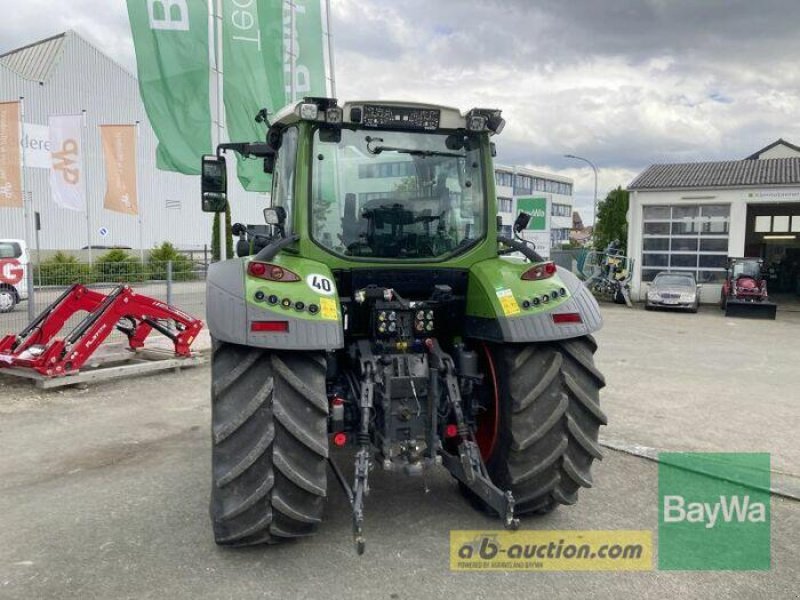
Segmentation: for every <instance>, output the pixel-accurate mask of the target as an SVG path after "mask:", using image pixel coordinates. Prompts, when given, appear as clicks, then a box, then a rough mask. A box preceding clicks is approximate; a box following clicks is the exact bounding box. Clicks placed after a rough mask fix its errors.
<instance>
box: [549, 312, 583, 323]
mask: <svg viewBox="0 0 800 600" xmlns="http://www.w3.org/2000/svg"><path fill="white" fill-rule="evenodd" d="M553 323H555V324H556V325H560V324H564V323H583V319H581V315H580V314H579V313H553Z"/></svg>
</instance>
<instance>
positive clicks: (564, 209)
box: [550, 202, 572, 217]
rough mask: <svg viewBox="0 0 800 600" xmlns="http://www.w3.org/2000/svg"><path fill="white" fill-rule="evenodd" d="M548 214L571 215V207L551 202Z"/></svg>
mask: <svg viewBox="0 0 800 600" xmlns="http://www.w3.org/2000/svg"><path fill="white" fill-rule="evenodd" d="M550 214H551V215H553V216H554V217H571V216H572V207H571V206H570V205H569V204H557V203H555V202H553V208H552V210H551V212H550Z"/></svg>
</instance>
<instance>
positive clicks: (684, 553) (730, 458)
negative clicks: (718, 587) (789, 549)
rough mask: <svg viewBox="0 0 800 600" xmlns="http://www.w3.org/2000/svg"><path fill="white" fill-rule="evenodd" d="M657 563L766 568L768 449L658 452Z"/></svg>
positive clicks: (698, 567)
mask: <svg viewBox="0 0 800 600" xmlns="http://www.w3.org/2000/svg"><path fill="white" fill-rule="evenodd" d="M658 488H659V501H660V505H659V524H658V566H659V568H661V569H686V570H723V569H724V570H766V569H769V568H770V492H769V489H770V460H769V454H761V453H759V454H753V453H661V454H660V455H659V469H658Z"/></svg>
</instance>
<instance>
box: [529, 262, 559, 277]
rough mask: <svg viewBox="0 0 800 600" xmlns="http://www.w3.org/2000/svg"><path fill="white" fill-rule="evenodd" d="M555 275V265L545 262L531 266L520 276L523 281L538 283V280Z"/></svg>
mask: <svg viewBox="0 0 800 600" xmlns="http://www.w3.org/2000/svg"><path fill="white" fill-rule="evenodd" d="M555 274H556V263H554V262H545V263H539V264H538V265H534V266H532V267H531V268H530V269H528V270H527V271H525V272H524V273H523V274H522V279H523V280H525V281H539V280H540V279H547V278H549V277H552V276H553V275H555Z"/></svg>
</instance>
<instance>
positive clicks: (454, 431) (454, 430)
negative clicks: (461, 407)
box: [444, 423, 458, 438]
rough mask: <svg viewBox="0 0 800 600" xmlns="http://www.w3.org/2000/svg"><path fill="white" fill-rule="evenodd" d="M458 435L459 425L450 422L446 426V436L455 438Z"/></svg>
mask: <svg viewBox="0 0 800 600" xmlns="http://www.w3.org/2000/svg"><path fill="white" fill-rule="evenodd" d="M457 435H458V426H457V425H455V424H454V423H450V424H449V425H448V426H447V427H445V428H444V437H446V438H454V437H456V436H457Z"/></svg>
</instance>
